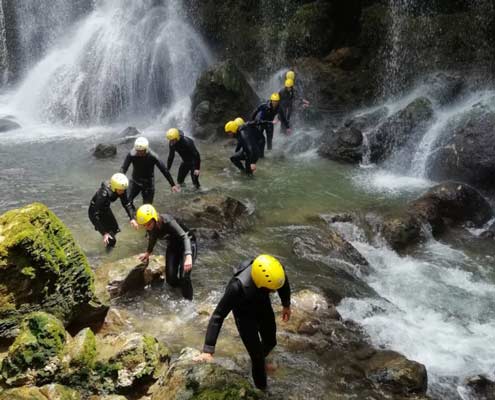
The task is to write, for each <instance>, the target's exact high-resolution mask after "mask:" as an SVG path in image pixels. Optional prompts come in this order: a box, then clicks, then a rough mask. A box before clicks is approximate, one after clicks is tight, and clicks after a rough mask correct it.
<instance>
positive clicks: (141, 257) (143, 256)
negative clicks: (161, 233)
mask: <svg viewBox="0 0 495 400" xmlns="http://www.w3.org/2000/svg"><path fill="white" fill-rule="evenodd" d="M138 258H139V261H141V262H142V263H143V264H148V263H149V261H150V253H148V252H146V253H142V254H140V255H139V257H138Z"/></svg>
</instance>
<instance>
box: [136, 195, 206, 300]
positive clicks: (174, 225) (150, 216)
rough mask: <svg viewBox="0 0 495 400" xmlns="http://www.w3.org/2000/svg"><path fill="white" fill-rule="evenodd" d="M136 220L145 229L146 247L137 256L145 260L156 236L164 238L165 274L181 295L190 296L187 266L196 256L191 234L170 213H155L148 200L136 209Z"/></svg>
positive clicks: (191, 293)
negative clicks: (179, 290) (165, 245)
mask: <svg viewBox="0 0 495 400" xmlns="http://www.w3.org/2000/svg"><path fill="white" fill-rule="evenodd" d="M136 220H137V223H138V224H139V225H142V226H144V227H145V228H146V230H147V232H148V248H147V250H146V252H145V253H143V254H141V255H140V256H139V259H140V260H141V262H143V263H145V264H147V263H148V261H149V258H150V255H151V253H152V252H153V249H154V248H155V244H156V242H157V240H158V239H160V240H166V241H167V251H166V254H165V278H166V281H167V283H168V284H169V285H170V286H172V287H179V286H180V288H181V290H182V295H183V296H184V298H185V299H188V300H192V298H193V288H192V283H191V270H192V267H193V262H194V261H195V260H196V255H197V244H196V238H195V236H194V234H192V233H191V232H190V231H189V230H188V229H187V228H186V227H185V226H184V225H182V224H180V223H179V222H178V221H177V220H175V219H174V218H173V217H172V216H171V215H168V214H161V215H158V213H157V211H156V209H155V208H154V207H153V206H152V205H151V204H145V205H143V206H141V207H139V209H138V210H137V213H136Z"/></svg>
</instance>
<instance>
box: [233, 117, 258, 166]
mask: <svg viewBox="0 0 495 400" xmlns="http://www.w3.org/2000/svg"><path fill="white" fill-rule="evenodd" d="M225 132H226V133H227V134H228V135H230V136H235V138H236V139H237V146H236V148H235V154H234V155H233V156H232V157H230V161H232V164H234V165H235V166H236V167H237V168H239V170H240V171H241V172H245V173H246V174H248V175H252V174H253V173H254V172H255V171H256V162H257V161H258V158H259V149H258V144H257V135H258V130H257V129H256V125H254V124H245V123H244V120H243V119H242V118H236V119H235V121H229V122H227V123H226V124H225ZM243 161H244V162H245V165H243V163H242V162H243Z"/></svg>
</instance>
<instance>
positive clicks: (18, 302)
mask: <svg viewBox="0 0 495 400" xmlns="http://www.w3.org/2000/svg"><path fill="white" fill-rule="evenodd" d="M0 282H1V284H0V293H1V294H0V297H1V301H0V339H3V340H12V339H13V338H15V337H16V336H17V333H18V327H19V325H20V322H21V321H22V319H23V318H24V317H25V316H26V315H27V314H29V313H31V312H33V311H40V310H42V311H46V312H48V313H50V314H53V315H54V316H56V317H57V318H59V319H60V320H61V321H62V322H63V323H64V325H65V326H68V327H69V328H70V329H72V328H74V329H76V327H84V326H88V325H92V326H93V325H98V324H101V323H102V322H103V320H104V318H105V315H106V313H107V311H108V306H106V305H104V304H103V303H102V302H101V301H100V300H99V299H98V298H97V297H96V295H95V289H94V274H93V272H92V270H91V268H90V267H89V264H88V261H87V260H86V257H85V256H84V254H83V253H82V252H81V250H80V248H79V247H78V246H77V245H76V243H75V241H74V239H73V237H72V235H71V233H70V231H69V230H68V229H67V228H66V227H65V225H64V224H63V223H62V222H61V221H60V220H59V219H58V218H57V217H56V216H55V214H53V213H52V212H51V211H50V210H49V209H48V208H47V207H46V206H44V205H42V204H39V203H34V204H31V205H29V206H26V207H24V208H20V209H16V210H11V211H8V212H6V213H5V214H3V215H2V216H0Z"/></svg>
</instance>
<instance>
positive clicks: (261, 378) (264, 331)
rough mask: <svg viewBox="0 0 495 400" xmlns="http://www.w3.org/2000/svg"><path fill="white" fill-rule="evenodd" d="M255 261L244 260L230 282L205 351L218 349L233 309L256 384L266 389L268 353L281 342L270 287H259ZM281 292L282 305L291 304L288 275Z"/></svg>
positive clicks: (213, 318)
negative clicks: (253, 270)
mask: <svg viewBox="0 0 495 400" xmlns="http://www.w3.org/2000/svg"><path fill="white" fill-rule="evenodd" d="M252 262H253V261H252V260H251V261H247V262H244V263H242V264H241V265H240V267H239V268H238V270H237V272H236V273H235V274H234V276H233V278H232V279H231V280H230V282H229V283H228V285H227V288H226V289H225V293H224V295H223V297H222V299H221V300H220V302H219V303H218V305H217V307H216V308H215V311H214V312H213V314H212V316H211V318H210V322H209V323H208V329H207V331H206V337H205V344H204V347H203V351H204V352H205V353H214V352H215V345H216V343H217V338H218V335H219V333H220V329H221V328H222V324H223V321H224V319H225V318H226V317H227V315H228V314H229V313H230V311H233V313H234V318H235V323H236V326H237V330H238V331H239V335H240V336H241V339H242V342H243V343H244V346H246V350H247V351H248V353H249V356H250V357H251V362H252V372H253V379H254V383H255V385H256V387H258V388H260V389H264V388H266V371H265V357H266V356H267V355H268V354H269V353H270V351H271V350H272V349H273V348H274V347H275V346H276V344H277V336H276V333H277V326H276V323H275V315H274V313H273V309H272V304H271V301H270V294H269V291H268V290H267V289H263V288H261V289H258V288H257V287H256V285H255V284H254V282H253V280H252V278H251V264H252ZM278 294H279V296H280V299H281V300H282V305H283V306H284V307H290V285H289V280H288V279H287V276H286V278H285V284H284V286H282V287H281V288H280V289H279V290H278ZM260 337H261V340H260Z"/></svg>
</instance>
